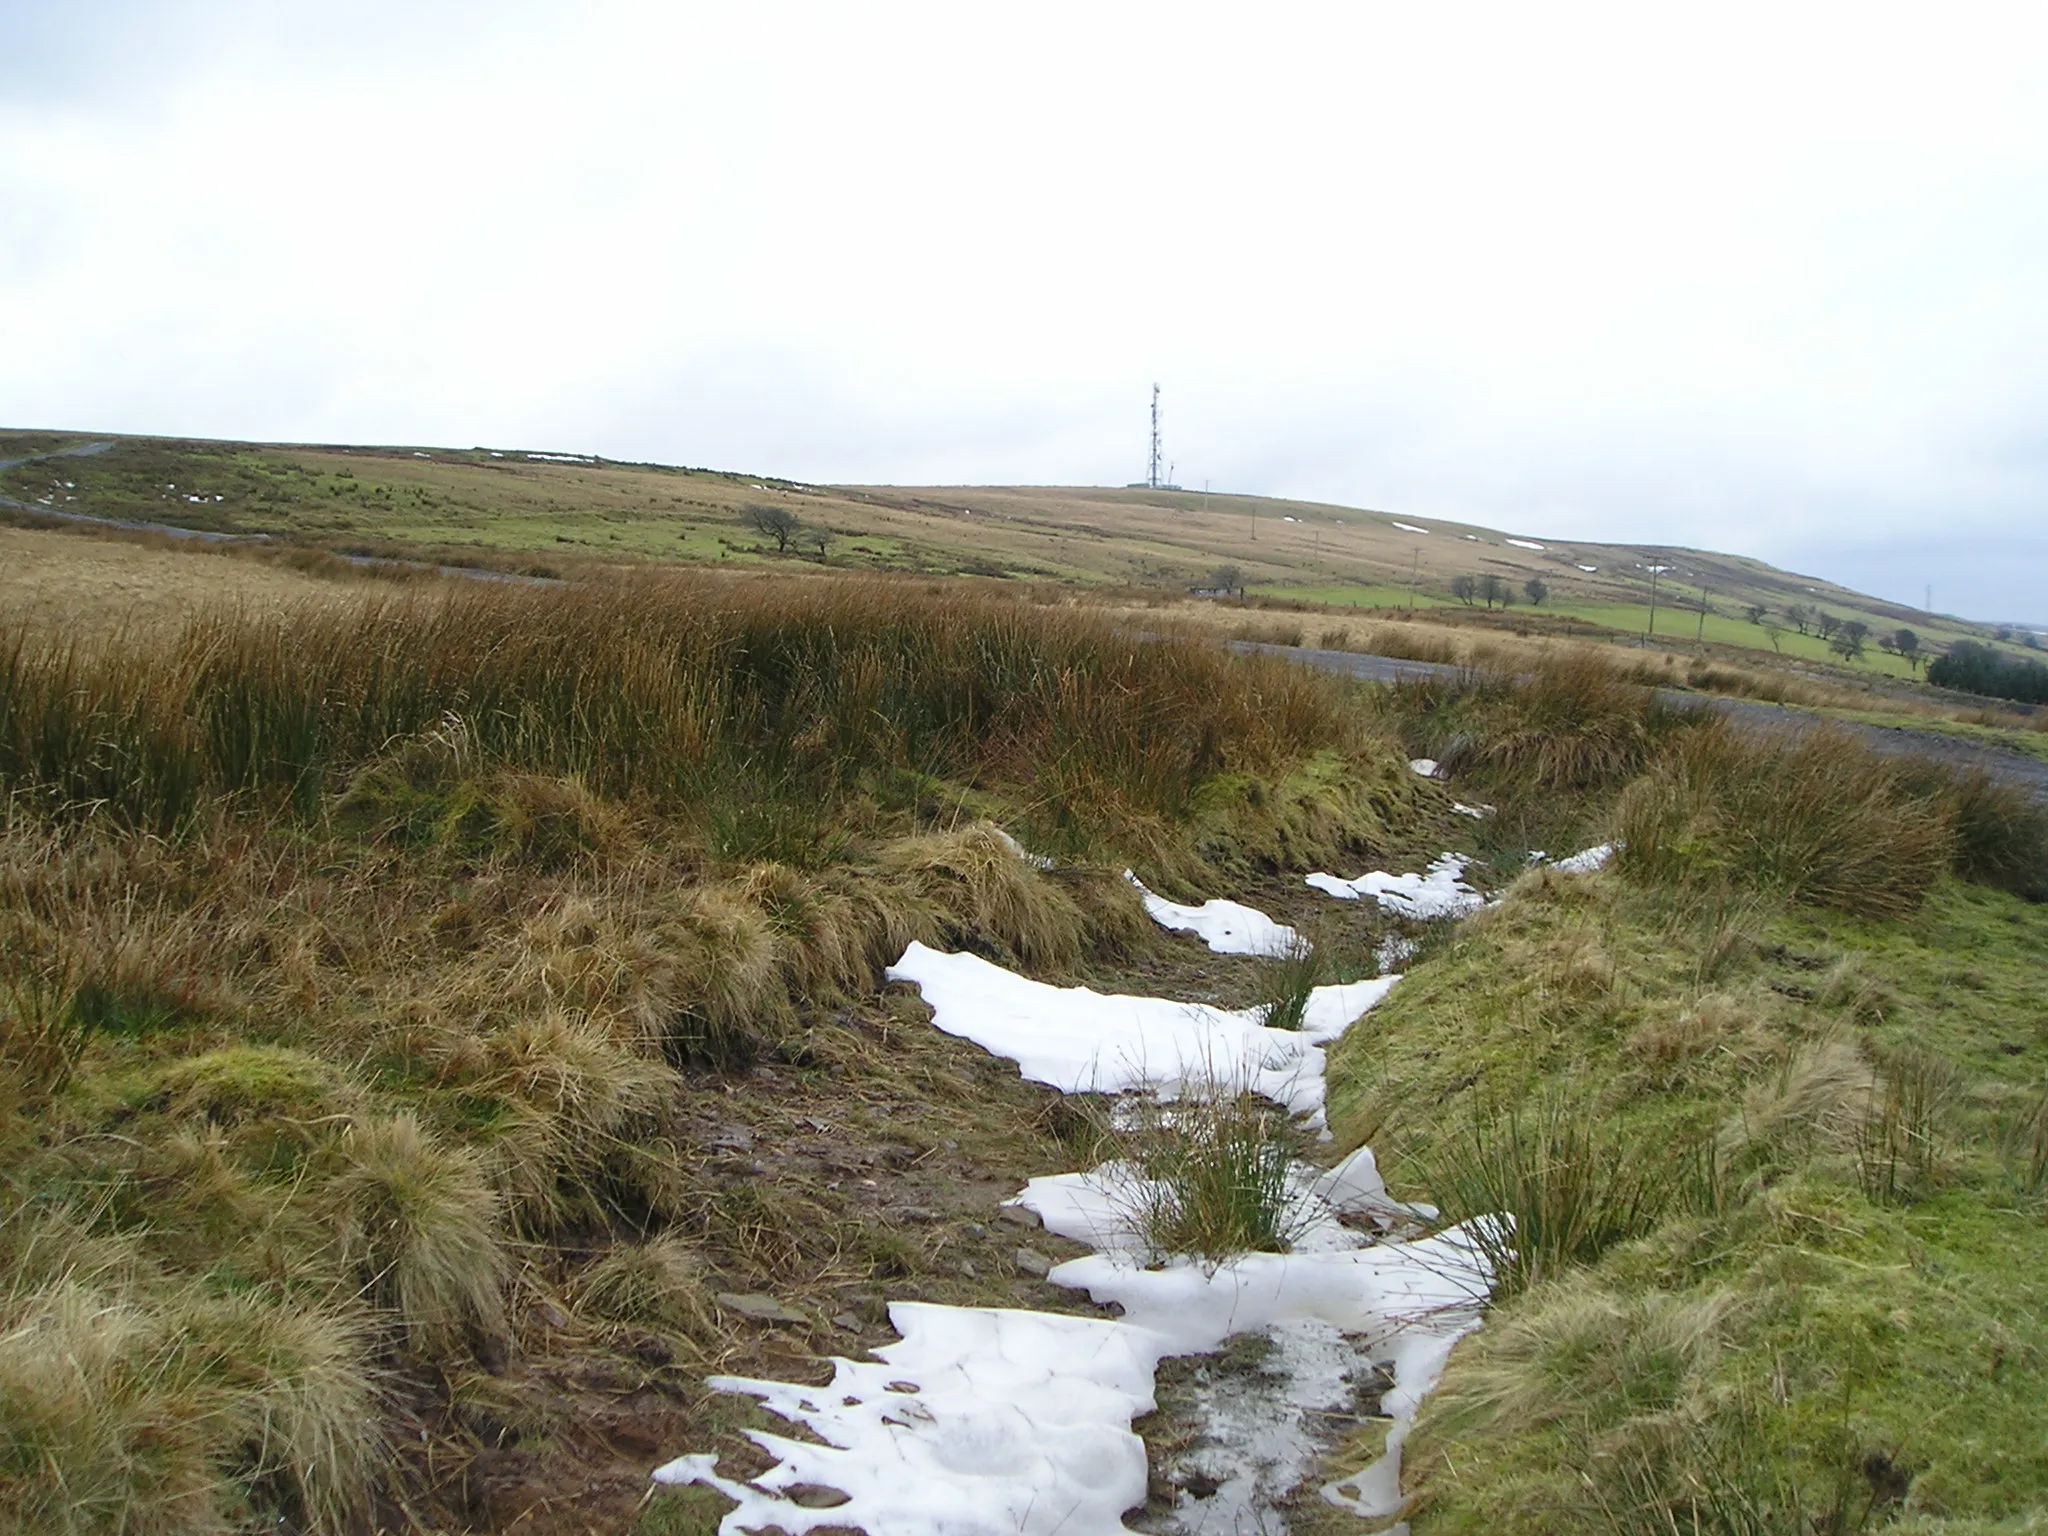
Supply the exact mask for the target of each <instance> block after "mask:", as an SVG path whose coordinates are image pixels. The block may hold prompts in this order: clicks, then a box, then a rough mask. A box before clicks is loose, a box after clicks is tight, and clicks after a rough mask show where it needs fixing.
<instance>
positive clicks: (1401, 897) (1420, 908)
mask: <svg viewBox="0 0 2048 1536" xmlns="http://www.w3.org/2000/svg"><path fill="white" fill-rule="evenodd" d="M1468 862H1470V861H1469V860H1467V859H1466V858H1465V857H1464V856H1463V855H1461V854H1456V853H1447V854H1445V855H1444V856H1443V857H1442V858H1440V859H1438V860H1437V861H1436V862H1435V863H1433V864H1431V865H1430V866H1429V868H1428V870H1427V871H1425V872H1424V873H1422V874H1419V875H1390V874H1388V873H1386V872H1385V871H1384V870H1378V869H1376V870H1374V871H1372V873H1370V874H1365V875H1360V876H1359V877H1358V878H1357V879H1356V880H1340V879H1338V878H1337V877H1336V876H1335V875H1325V874H1320V873H1319V874H1313V875H1310V876H1309V877H1308V883H1309V884H1310V885H1312V886H1314V887H1315V888H1316V889H1317V890H1319V891H1327V892H1328V893H1329V894H1330V895H1332V896H1336V897H1339V898H1340V899H1342V900H1344V901H1356V900H1358V899H1359V898H1360V897H1361V896H1370V897H1371V898H1372V899H1373V900H1374V901H1377V902H1378V903H1379V904H1380V905H1381V906H1382V907H1383V908H1385V909H1386V910H1387V911H1389V912H1392V913H1394V914H1395V915H1396V916H1399V917H1412V918H1415V919H1417V920H1419V921H1424V922H1427V921H1430V920H1432V919H1435V918H1439V917H1464V916H1466V915H1467V914H1469V913H1473V912H1477V911H1478V910H1479V909H1480V908H1481V907H1483V906H1484V905H1486V898H1485V897H1483V896H1481V895H1480V894H1479V893H1478V892H1477V891H1475V890H1473V889H1472V887H1471V886H1469V885H1467V884H1466V883H1465V879H1464V876H1465V865H1466V864H1467V863H1468Z"/></svg>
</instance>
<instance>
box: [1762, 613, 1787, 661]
mask: <svg viewBox="0 0 2048 1536" xmlns="http://www.w3.org/2000/svg"><path fill="white" fill-rule="evenodd" d="M1764 634H1765V635H1766V636H1767V637H1768V638H1769V639H1770V642H1771V649H1772V650H1774V651H1777V652H1779V653H1780V654H1781V655H1782V654H1783V651H1784V648H1783V646H1781V645H1780V644H1779V642H1780V641H1781V640H1783V639H1784V638H1785V626H1784V625H1782V624H1780V623H1779V622H1778V621H1777V620H1776V619H1765V620H1764Z"/></svg>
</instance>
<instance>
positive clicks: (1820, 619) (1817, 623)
mask: <svg viewBox="0 0 2048 1536" xmlns="http://www.w3.org/2000/svg"><path fill="white" fill-rule="evenodd" d="M1813 627H1814V628H1815V629H1817V630H1819V631H1820V637H1821V639H1823V640H1832V639H1834V637H1835V631H1836V630H1838V629H1840V628H1841V627H1842V621H1841V620H1840V619H1838V618H1836V617H1835V616H1834V615H1833V614H1832V613H1829V612H1828V611H1827V609H1825V608H1822V609H1820V610H1818V611H1817V612H1816V613H1815V614H1814V616H1813Z"/></svg>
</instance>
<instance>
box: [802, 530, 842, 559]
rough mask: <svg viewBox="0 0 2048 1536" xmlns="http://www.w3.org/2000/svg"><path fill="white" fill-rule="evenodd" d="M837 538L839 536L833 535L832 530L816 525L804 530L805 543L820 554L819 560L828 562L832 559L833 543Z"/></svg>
mask: <svg viewBox="0 0 2048 1536" xmlns="http://www.w3.org/2000/svg"><path fill="white" fill-rule="evenodd" d="M837 537H838V535H836V534H835V533H833V532H832V530H831V529H830V528H824V527H819V526H816V525H813V526H812V527H809V528H807V529H805V530H804V542H805V543H806V544H808V545H810V546H811V548H813V549H815V550H816V551H817V552H818V558H819V559H820V560H828V559H830V558H831V556H832V541H833V540H834V539H835V538H837Z"/></svg>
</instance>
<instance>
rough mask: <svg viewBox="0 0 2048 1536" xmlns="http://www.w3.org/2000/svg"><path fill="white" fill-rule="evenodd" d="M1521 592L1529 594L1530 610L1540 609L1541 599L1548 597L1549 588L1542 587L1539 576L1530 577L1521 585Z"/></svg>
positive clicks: (1541, 580) (1541, 579)
mask: <svg viewBox="0 0 2048 1536" xmlns="http://www.w3.org/2000/svg"><path fill="white" fill-rule="evenodd" d="M1522 590H1523V591H1524V592H1526V593H1528V594H1529V606H1530V607H1532V608H1541V607H1542V606H1543V599H1545V598H1546V597H1548V596H1550V588H1549V587H1547V586H1545V585H1544V582H1543V578H1542V577H1541V576H1531V577H1530V578H1529V579H1528V580H1527V581H1525V582H1523V583H1522Z"/></svg>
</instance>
